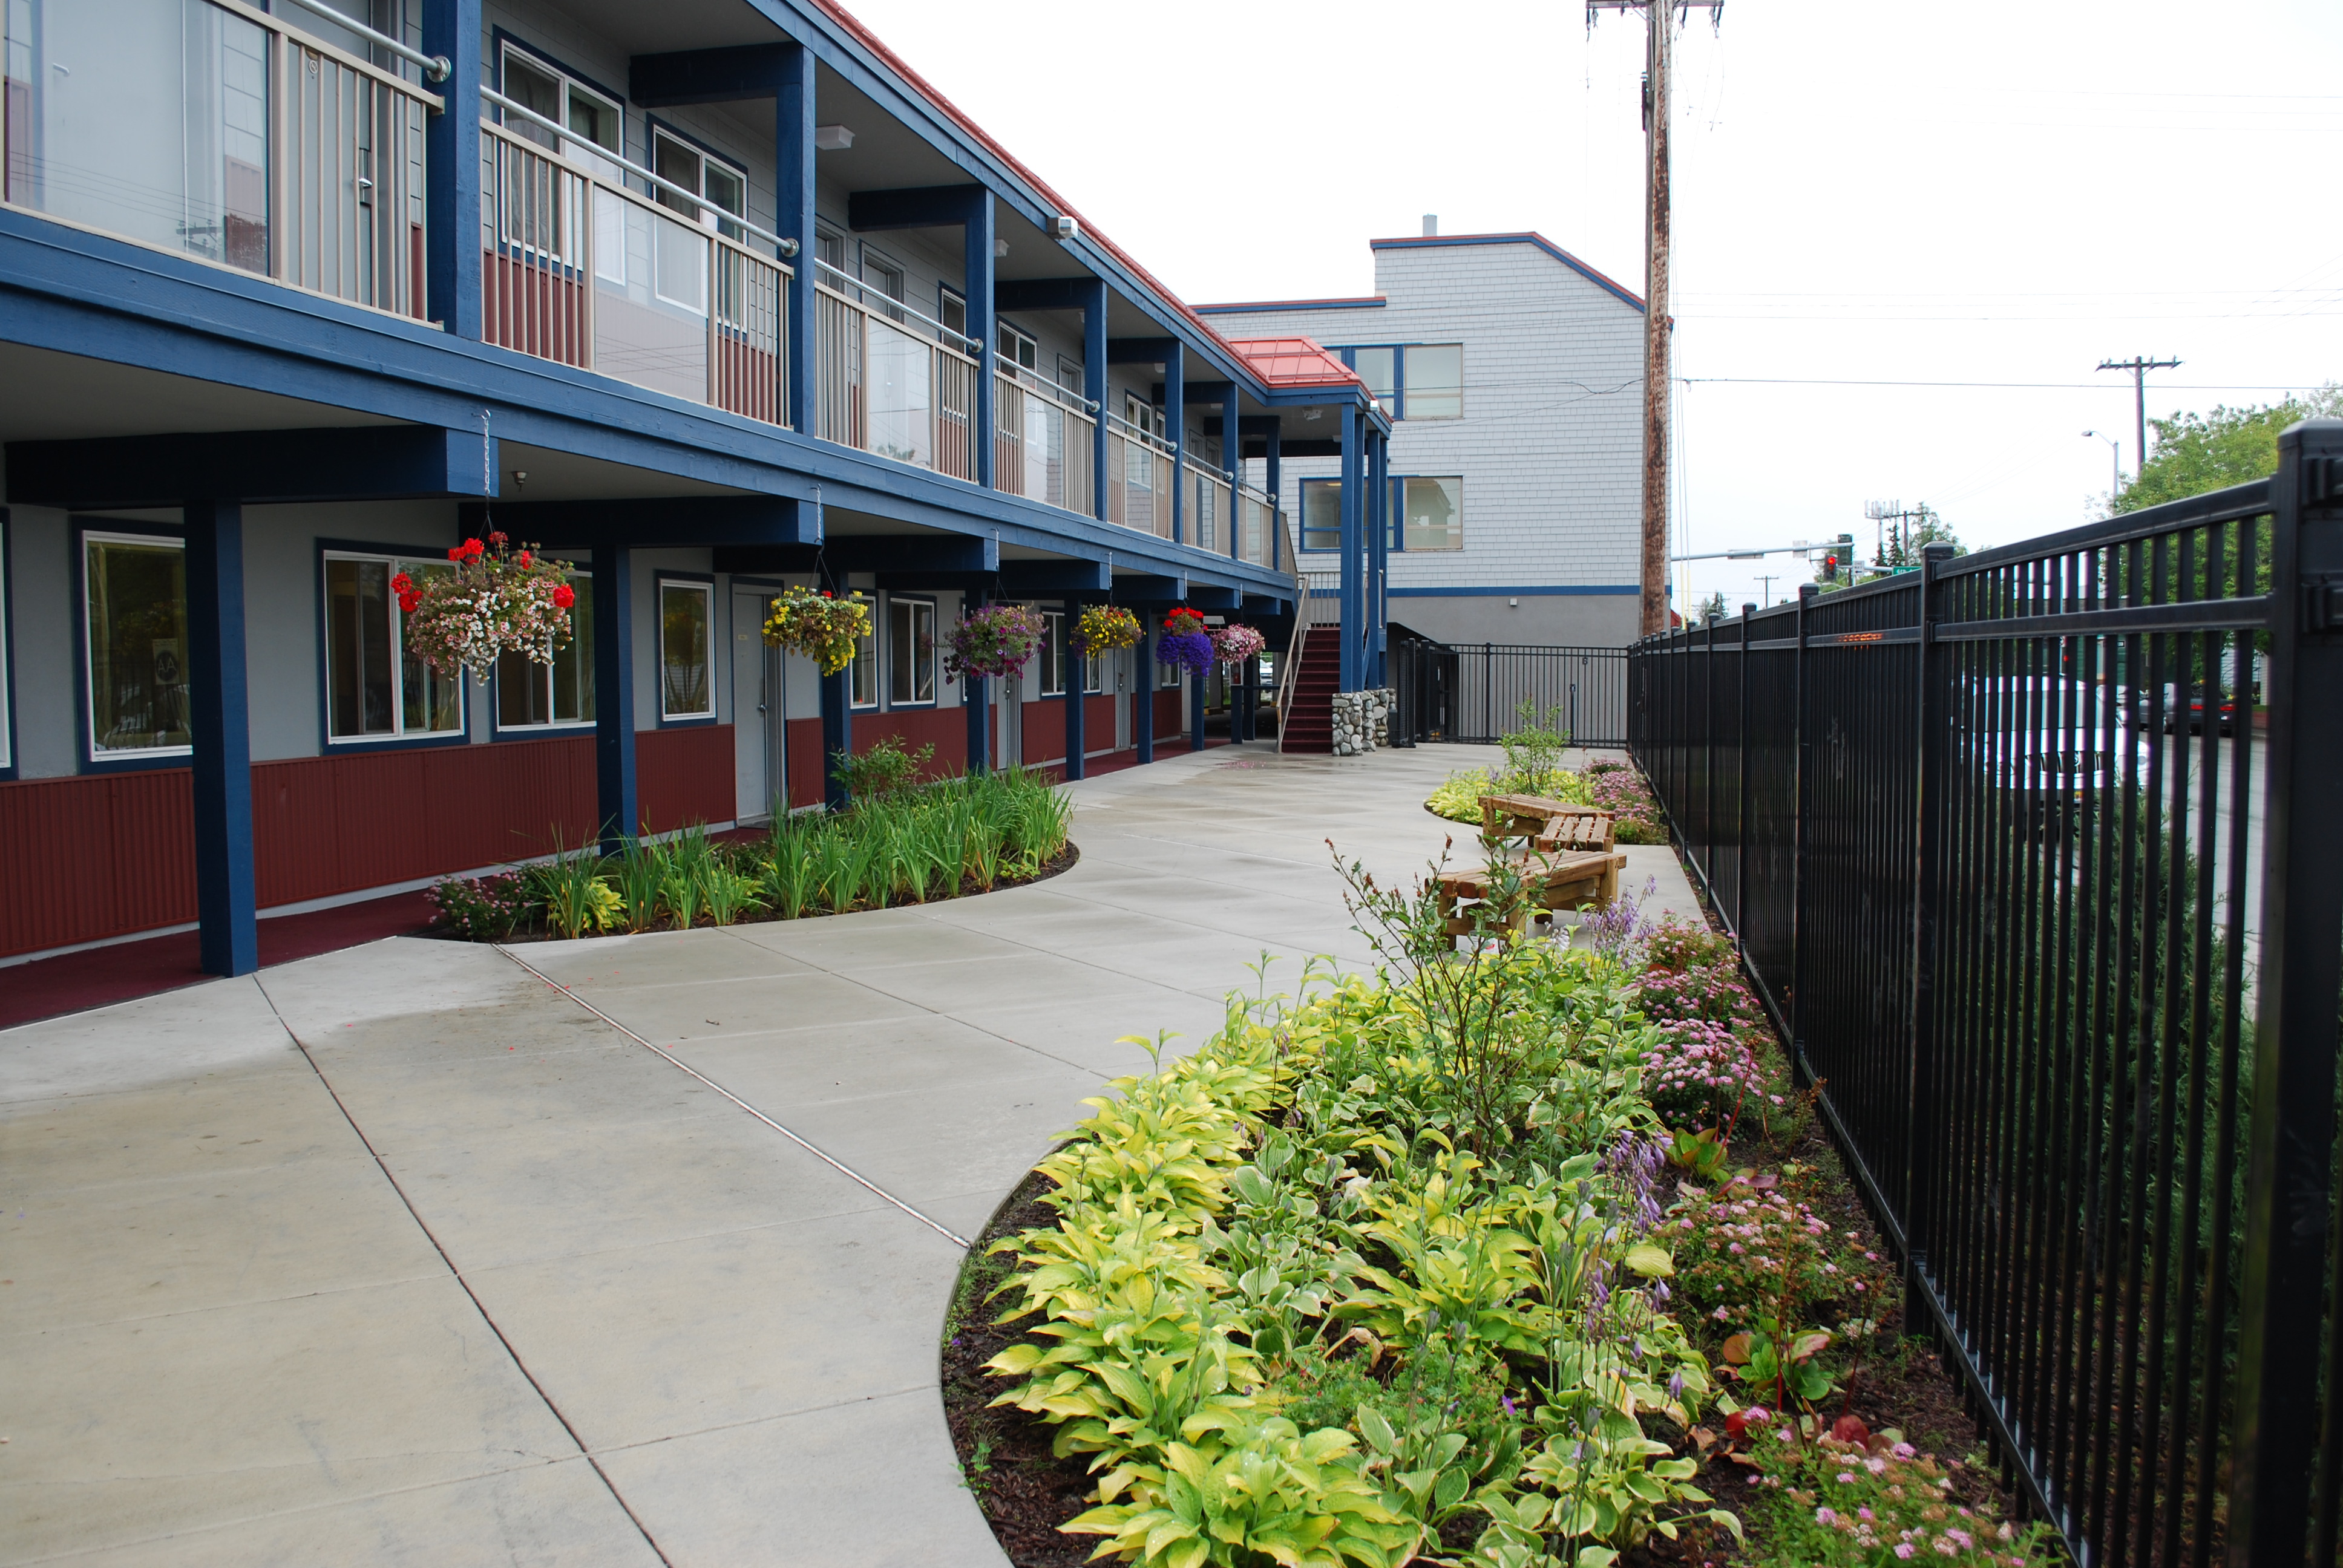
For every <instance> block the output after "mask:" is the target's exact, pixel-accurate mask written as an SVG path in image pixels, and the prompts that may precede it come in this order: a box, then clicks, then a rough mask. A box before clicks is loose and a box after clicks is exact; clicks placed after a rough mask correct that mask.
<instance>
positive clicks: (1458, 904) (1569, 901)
mask: <svg viewBox="0 0 2343 1568" xmlns="http://www.w3.org/2000/svg"><path fill="white" fill-rule="evenodd" d="M1625 869H1627V857H1626V856H1624V855H1621V854H1615V853H1613V852H1612V851H1610V850H1607V849H1576V850H1565V851H1563V852H1560V853H1556V854H1534V855H1532V856H1530V857H1529V859H1525V860H1523V862H1522V864H1521V867H1520V876H1521V879H1522V902H1521V906H1520V907H1519V908H1518V909H1516V910H1513V914H1512V917H1511V918H1510V919H1508V920H1506V921H1505V926H1506V928H1507V929H1508V930H1522V929H1523V927H1524V926H1525V925H1526V924H1527V923H1528V921H1529V920H1530V918H1531V916H1532V915H1535V916H1536V917H1537V918H1538V919H1539V920H1548V921H1551V920H1553V918H1554V912H1555V911H1556V910H1584V909H1596V908H1600V907H1602V906H1603V905H1605V904H1608V903H1610V902H1611V901H1612V900H1614V899H1616V898H1618V896H1619V873H1620V872H1621V871H1624V870H1625ZM1491 881H1492V879H1491V877H1490V875H1489V871H1488V869H1487V868H1486V867H1483V868H1482V869H1478V870H1457V871H1443V872H1442V873H1441V876H1440V879H1439V883H1438V888H1439V893H1440V913H1441V918H1442V920H1443V927H1444V929H1445V930H1447V932H1448V934H1449V935H1450V936H1451V937H1467V936H1471V935H1473V931H1474V925H1475V920H1474V915H1473V906H1475V905H1478V904H1482V903H1484V902H1486V901H1487V900H1488V899H1489V896H1490V891H1491Z"/></svg>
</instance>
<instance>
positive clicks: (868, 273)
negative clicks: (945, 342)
mask: <svg viewBox="0 0 2343 1568" xmlns="http://www.w3.org/2000/svg"><path fill="white" fill-rule="evenodd" d="M862 283H863V286H864V289H865V292H864V294H863V303H864V304H866V305H867V304H869V303H870V296H871V295H872V294H878V295H880V296H883V297H885V298H887V299H889V300H890V301H893V303H892V304H890V305H888V306H886V307H884V308H885V310H886V312H887V314H888V315H890V316H891V317H894V318H895V319H896V320H898V321H901V320H903V319H904V316H903V313H902V311H901V310H900V309H898V308H897V307H898V306H900V305H901V303H902V302H903V301H904V300H907V299H909V298H910V293H909V292H908V291H909V289H910V274H909V273H907V272H905V271H904V270H903V264H902V263H901V262H900V261H897V260H896V259H895V258H894V257H893V256H889V255H888V254H887V253H886V252H885V251H883V250H880V248H879V247H878V246H874V245H872V244H870V242H869V241H867V240H866V241H864V242H863V246H862Z"/></svg>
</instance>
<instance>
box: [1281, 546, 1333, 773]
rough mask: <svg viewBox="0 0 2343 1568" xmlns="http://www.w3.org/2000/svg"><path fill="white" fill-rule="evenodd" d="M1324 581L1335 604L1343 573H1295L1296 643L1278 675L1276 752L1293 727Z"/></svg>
mask: <svg viewBox="0 0 2343 1568" xmlns="http://www.w3.org/2000/svg"><path fill="white" fill-rule="evenodd" d="M1321 582H1323V583H1324V585H1325V587H1326V588H1328V590H1329V592H1328V593H1327V595H1326V598H1327V601H1328V602H1329V603H1330V604H1331V603H1332V602H1334V600H1335V597H1336V596H1337V595H1339V594H1340V593H1341V592H1342V573H1341V572H1305V571H1297V572H1295V573H1294V574H1293V586H1294V590H1295V591H1294V598H1293V606H1294V608H1293V640H1292V643H1291V644H1289V645H1288V646H1287V648H1286V650H1285V668H1282V669H1281V670H1279V671H1278V674H1277V749H1278V750H1279V751H1281V752H1282V751H1283V750H1284V749H1285V737H1286V733H1287V731H1289V730H1290V729H1292V725H1291V724H1290V723H1289V722H1287V720H1288V719H1290V718H1291V717H1292V712H1293V689H1294V687H1295V685H1296V683H1298V682H1299V681H1300V680H1301V678H1302V649H1303V648H1306V647H1307V646H1308V645H1309V641H1310V628H1312V626H1314V625H1316V624H1317V613H1316V610H1315V608H1314V607H1315V605H1316V604H1317V602H1318V598H1319V595H1318V588H1319V585H1320V583H1321Z"/></svg>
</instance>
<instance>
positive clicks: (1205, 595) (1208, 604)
mask: <svg viewBox="0 0 2343 1568" xmlns="http://www.w3.org/2000/svg"><path fill="white" fill-rule="evenodd" d="M1243 605H1244V593H1243V591H1242V589H1239V588H1220V587H1217V586H1208V585H1206V584H1203V583H1199V582H1192V583H1190V584H1189V585H1188V608H1190V609H1209V610H1233V609H1239V608H1242V607H1243Z"/></svg>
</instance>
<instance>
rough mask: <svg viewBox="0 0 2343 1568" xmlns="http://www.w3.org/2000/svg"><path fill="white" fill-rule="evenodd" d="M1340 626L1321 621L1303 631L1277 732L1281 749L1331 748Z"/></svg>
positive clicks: (1338, 681) (1339, 671)
mask: <svg viewBox="0 0 2343 1568" xmlns="http://www.w3.org/2000/svg"><path fill="white" fill-rule="evenodd" d="M1341 684H1342V628H1341V627H1339V626H1331V625H1326V624H1323V623H1322V624H1320V625H1317V626H1313V627H1311V628H1307V629H1306V630H1304V631H1303V632H1302V651H1301V660H1300V666H1299V668H1297V669H1296V670H1295V672H1294V678H1293V697H1292V701H1291V702H1290V703H1289V704H1288V706H1287V708H1286V711H1285V719H1284V727H1283V728H1282V729H1281V730H1280V731H1279V732H1278V737H1277V749H1279V750H1280V751H1315V752H1319V753H1328V752H1332V750H1333V749H1334V689H1335V688H1336V687H1337V686H1340V685H1341Z"/></svg>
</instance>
